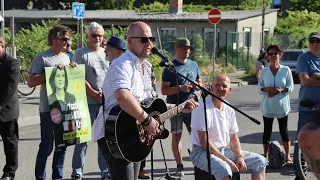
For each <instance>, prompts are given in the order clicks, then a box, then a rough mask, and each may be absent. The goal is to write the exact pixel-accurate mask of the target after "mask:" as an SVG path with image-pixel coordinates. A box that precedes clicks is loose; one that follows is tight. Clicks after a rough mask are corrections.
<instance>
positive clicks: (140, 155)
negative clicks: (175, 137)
mask: <svg viewBox="0 0 320 180" xmlns="http://www.w3.org/2000/svg"><path fill="white" fill-rule="evenodd" d="M141 107H142V108H143V109H144V110H145V111H146V112H147V113H148V114H150V115H151V116H152V117H154V118H155V119H157V117H158V115H160V114H161V113H164V112H166V111H167V106H166V103H165V102H164V101H163V100H162V99H154V100H153V101H152V102H150V103H149V104H147V105H141ZM160 126H161V124H160ZM162 127H163V125H162ZM168 136H169V131H168V130H167V129H165V128H164V127H163V128H162V130H161V132H160V133H159V134H155V135H148V133H147V131H145V130H144V128H143V126H142V125H141V124H140V123H138V121H137V120H136V119H135V118H133V117H131V116H130V115H129V114H127V113H126V112H124V111H123V110H122V109H121V108H120V106H119V105H116V106H115V107H113V108H112V109H111V111H110V113H109V116H108V117H107V120H106V124H105V137H106V139H107V145H108V147H109V150H110V152H111V153H112V155H113V156H114V157H115V158H121V159H125V160H127V161H129V162H140V161H142V160H144V159H145V158H146V157H147V156H148V155H149V153H150V151H151V149H152V146H153V144H154V141H155V140H156V139H165V138H167V137H168Z"/></svg>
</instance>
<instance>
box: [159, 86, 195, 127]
mask: <svg viewBox="0 0 320 180" xmlns="http://www.w3.org/2000/svg"><path fill="white" fill-rule="evenodd" d="M194 96H195V98H196V100H197V101H198V100H200V99H201V92H199V91H198V92H196V93H195V94H194ZM186 104H187V101H185V102H183V103H181V104H179V105H178V106H176V107H174V108H172V109H169V110H168V111H166V112H164V113H162V114H160V115H159V120H160V122H162V123H163V122H164V121H165V120H167V119H170V118H172V117H173V116H175V115H177V114H179V113H181V112H182V110H183V109H184V107H185V106H186Z"/></svg>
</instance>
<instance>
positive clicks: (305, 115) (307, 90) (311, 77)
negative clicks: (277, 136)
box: [295, 32, 320, 180]
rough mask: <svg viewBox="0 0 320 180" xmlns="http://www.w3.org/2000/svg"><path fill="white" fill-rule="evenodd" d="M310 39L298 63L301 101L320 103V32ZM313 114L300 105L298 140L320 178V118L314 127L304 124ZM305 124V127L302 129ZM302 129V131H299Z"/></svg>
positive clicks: (310, 110) (312, 35)
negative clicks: (308, 49)
mask: <svg viewBox="0 0 320 180" xmlns="http://www.w3.org/2000/svg"><path fill="white" fill-rule="evenodd" d="M308 40H309V48H310V51H309V52H306V53H304V54H301V55H300V56H299V58H298V64H297V73H298V74H299V78H300V84H301V87H300V92H299V102H300V101H301V100H307V99H311V100H313V101H315V102H317V103H320V93H319V92H320V79H319V77H320V32H313V33H311V34H310V35H309V38H308ZM312 114H313V111H312V108H309V107H302V106H301V105H300V106H299V121H298V133H299V134H298V142H299V146H300V148H301V149H302V152H303V154H304V158H305V159H306V161H307V162H308V165H309V166H311V169H313V172H314V173H315V175H316V176H317V178H318V179H320V151H319V149H320V143H319V140H318V139H319V134H320V130H319V127H320V126H319V125H320V123H319V121H320V119H316V121H317V122H318V123H315V124H313V127H311V126H310V123H309V125H306V126H304V125H305V124H307V123H308V121H309V120H310V119H312ZM303 126H304V128H303V129H301V128H302V127H303ZM300 129H301V132H299V131H300ZM310 163H311V164H310ZM312 165H314V166H312ZM295 180H299V177H298V176H297V177H296V179H295Z"/></svg>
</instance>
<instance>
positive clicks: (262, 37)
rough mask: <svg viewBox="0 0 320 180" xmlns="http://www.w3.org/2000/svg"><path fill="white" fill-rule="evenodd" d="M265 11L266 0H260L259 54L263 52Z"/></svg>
mask: <svg viewBox="0 0 320 180" xmlns="http://www.w3.org/2000/svg"><path fill="white" fill-rule="evenodd" d="M265 11H266V0H262V24H261V26H262V31H261V50H260V54H262V53H263V52H264V14H265Z"/></svg>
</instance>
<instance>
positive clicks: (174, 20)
mask: <svg viewBox="0 0 320 180" xmlns="http://www.w3.org/2000/svg"><path fill="white" fill-rule="evenodd" d="M173 1H174V0H173ZM177 2H178V3H171V4H170V5H171V7H170V10H169V12H161V13H139V12H136V11H134V10H87V11H85V19H84V24H85V25H86V24H89V23H90V22H92V21H96V22H98V23H100V24H102V25H103V26H104V27H105V28H110V27H111V25H114V26H115V27H116V26H122V27H126V26H128V24H130V23H131V22H134V21H144V22H146V23H148V24H149V25H150V27H151V28H152V31H153V34H154V35H155V36H157V41H158V43H159V42H160V41H161V44H162V46H163V48H165V49H167V50H169V51H170V49H171V50H172V48H173V47H172V45H173V42H174V40H175V39H176V38H178V37H188V38H192V37H194V36H195V35H196V34H200V35H201V36H202V37H203V39H204V47H205V50H206V52H208V53H211V52H212V49H213V44H214V43H213V33H214V28H213V27H214V26H213V25H212V24H210V23H209V21H208V12H182V10H181V7H182V4H179V3H182V2H180V1H179V0H177ZM277 11H278V10H277V9H268V10H266V12H265V25H264V30H263V31H264V33H265V36H269V35H270V34H273V32H274V28H275V26H276V24H277ZM221 14H222V18H221V21H220V23H219V24H217V41H216V42H217V48H222V47H225V46H226V45H228V46H229V45H230V46H232V48H233V49H236V48H240V47H242V48H244V49H245V48H250V52H251V53H252V54H253V55H258V54H259V52H260V49H261V39H262V34H261V33H262V26H261V24H262V10H242V11H222V12H221ZM10 17H14V22H15V27H16V28H19V27H27V26H29V25H30V24H31V23H39V22H41V21H42V20H44V19H55V18H59V19H60V21H61V22H60V23H61V24H65V25H69V26H71V27H72V26H73V27H76V25H77V20H76V19H74V18H72V12H71V10H44V11H41V10H7V11H5V21H6V24H7V25H8V22H9V20H10ZM158 32H159V33H158ZM234 34H236V35H234Z"/></svg>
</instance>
